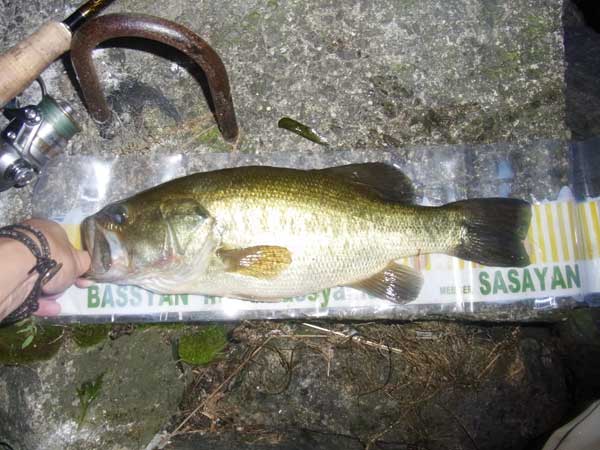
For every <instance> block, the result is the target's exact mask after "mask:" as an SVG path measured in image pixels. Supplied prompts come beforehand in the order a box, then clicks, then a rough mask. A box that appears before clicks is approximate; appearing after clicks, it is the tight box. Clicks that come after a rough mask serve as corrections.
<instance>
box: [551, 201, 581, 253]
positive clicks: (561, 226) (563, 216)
mask: <svg viewBox="0 0 600 450" xmlns="http://www.w3.org/2000/svg"><path fill="white" fill-rule="evenodd" d="M556 212H557V214H556V216H557V219H558V232H559V234H560V243H561V247H562V253H563V260H564V261H569V260H570V259H571V256H570V252H569V236H567V231H566V229H565V220H569V217H568V215H567V214H568V213H567V210H566V208H565V204H564V203H558V204H557V205H556ZM575 245H576V244H575V241H573V247H575Z"/></svg>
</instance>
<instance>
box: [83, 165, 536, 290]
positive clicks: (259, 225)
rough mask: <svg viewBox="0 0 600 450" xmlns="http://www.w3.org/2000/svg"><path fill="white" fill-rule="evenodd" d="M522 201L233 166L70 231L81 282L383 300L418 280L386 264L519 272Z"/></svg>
mask: <svg viewBox="0 0 600 450" xmlns="http://www.w3.org/2000/svg"><path fill="white" fill-rule="evenodd" d="M530 220H531V207H530V205H529V203H527V202H525V201H522V200H516V199H507V198H487V199H473V200H463V201H458V202H454V203H449V204H447V205H444V206H440V207H425V206H419V205H417V204H415V201H414V190H413V187H412V183H411V182H410V180H409V179H408V178H407V177H406V176H405V175H404V174H403V173H402V172H400V171H399V170H397V169H396V168H394V167H393V166H389V165H387V164H383V163H366V164H352V165H348V166H341V167H333V168H329V169H322V170H296V169H286V168H276V167H239V168H233V169H224V170H218V171H214V172H206V173H197V174H194V175H190V176H187V177H183V178H179V179H176V180H173V181H170V182H167V183H165V184H162V185H160V186H157V187H154V188H152V189H149V190H147V191H144V192H141V193H139V194H137V195H134V196H133V197H131V198H128V199H125V200H123V201H119V202H116V203H113V204H111V205H108V206H106V207H105V208H103V209H102V210H101V211H99V212H98V213H96V214H95V215H93V216H90V217H88V218H87V219H85V221H84V222H83V224H82V235H83V241H84V246H85V247H86V248H87V250H88V251H89V253H90V255H91V257H92V266H91V269H90V271H89V273H88V277H89V278H91V279H93V280H96V281H100V282H110V283H117V284H133V285H137V286H140V287H142V288H145V289H148V290H151V291H154V292H159V293H165V294H166V293H169V294H174V293H187V294H205V295H216V296H224V297H234V298H241V299H248V300H259V301H275V300H279V299H282V298H285V297H293V296H298V295H304V294H308V293H312V292H316V291H319V290H321V289H325V288H329V287H333V286H342V285H343V286H351V287H354V288H356V289H361V290H363V291H366V292H368V293H369V294H372V295H374V296H377V297H380V298H383V299H387V300H391V301H394V302H407V301H411V300H413V299H415V298H416V297H417V296H418V294H419V291H420V289H421V286H422V284H423V278H422V276H421V274H420V273H418V272H417V271H415V270H413V269H412V268H409V267H406V266H402V265H399V264H397V263H395V262H394V261H395V260H397V259H399V258H402V257H406V256H412V255H423V254H427V253H446V254H449V255H454V256H457V257H459V258H463V259H466V260H470V261H475V262H478V263H481V264H484V265H491V266H503V267H506V266H515V267H522V266H526V265H528V264H529V257H528V255H527V251H526V250H525V248H524V246H523V242H522V240H523V239H524V238H525V235H526V233H527V230H528V228H529V223H530Z"/></svg>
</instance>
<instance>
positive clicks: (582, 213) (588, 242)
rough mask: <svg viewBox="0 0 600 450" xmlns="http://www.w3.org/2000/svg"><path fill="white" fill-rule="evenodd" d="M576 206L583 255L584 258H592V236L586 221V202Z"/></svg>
mask: <svg viewBox="0 0 600 450" xmlns="http://www.w3.org/2000/svg"><path fill="white" fill-rule="evenodd" d="M578 206H579V208H578V212H579V219H580V220H579V223H580V224H581V231H582V234H583V244H584V257H585V259H592V236H591V234H590V227H589V226H588V221H587V208H586V206H587V203H582V204H580V205H578Z"/></svg>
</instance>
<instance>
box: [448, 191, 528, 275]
mask: <svg viewBox="0 0 600 450" xmlns="http://www.w3.org/2000/svg"><path fill="white" fill-rule="evenodd" d="M444 207H445V208H451V209H457V210H459V211H460V212H461V213H462V214H461V217H462V218H463V220H464V223H463V226H464V229H465V230H466V232H465V233H464V235H463V238H462V242H461V244H460V245H458V246H457V247H456V248H455V249H454V251H453V252H451V254H452V255H454V256H457V257H459V258H462V259H466V260H469V261H474V262H477V263H480V264H484V265H486V266H496V267H525V266H527V265H529V263H530V262H529V255H528V254H527V250H525V246H524V245H523V239H525V236H526V235H527V231H528V230H529V223H530V222H531V205H530V204H529V203H527V202H526V201H523V200H517V199H513V198H484V199H473V200H462V201H459V202H455V203H450V204H448V205H445V206H444Z"/></svg>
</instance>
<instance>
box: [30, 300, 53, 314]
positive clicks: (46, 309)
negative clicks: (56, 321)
mask: <svg viewBox="0 0 600 450" xmlns="http://www.w3.org/2000/svg"><path fill="white" fill-rule="evenodd" d="M39 305H40V307H39V308H38V310H37V311H36V312H34V313H33V315H34V316H56V315H58V314H60V303H58V302H56V301H55V300H46V299H40V300H39Z"/></svg>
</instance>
